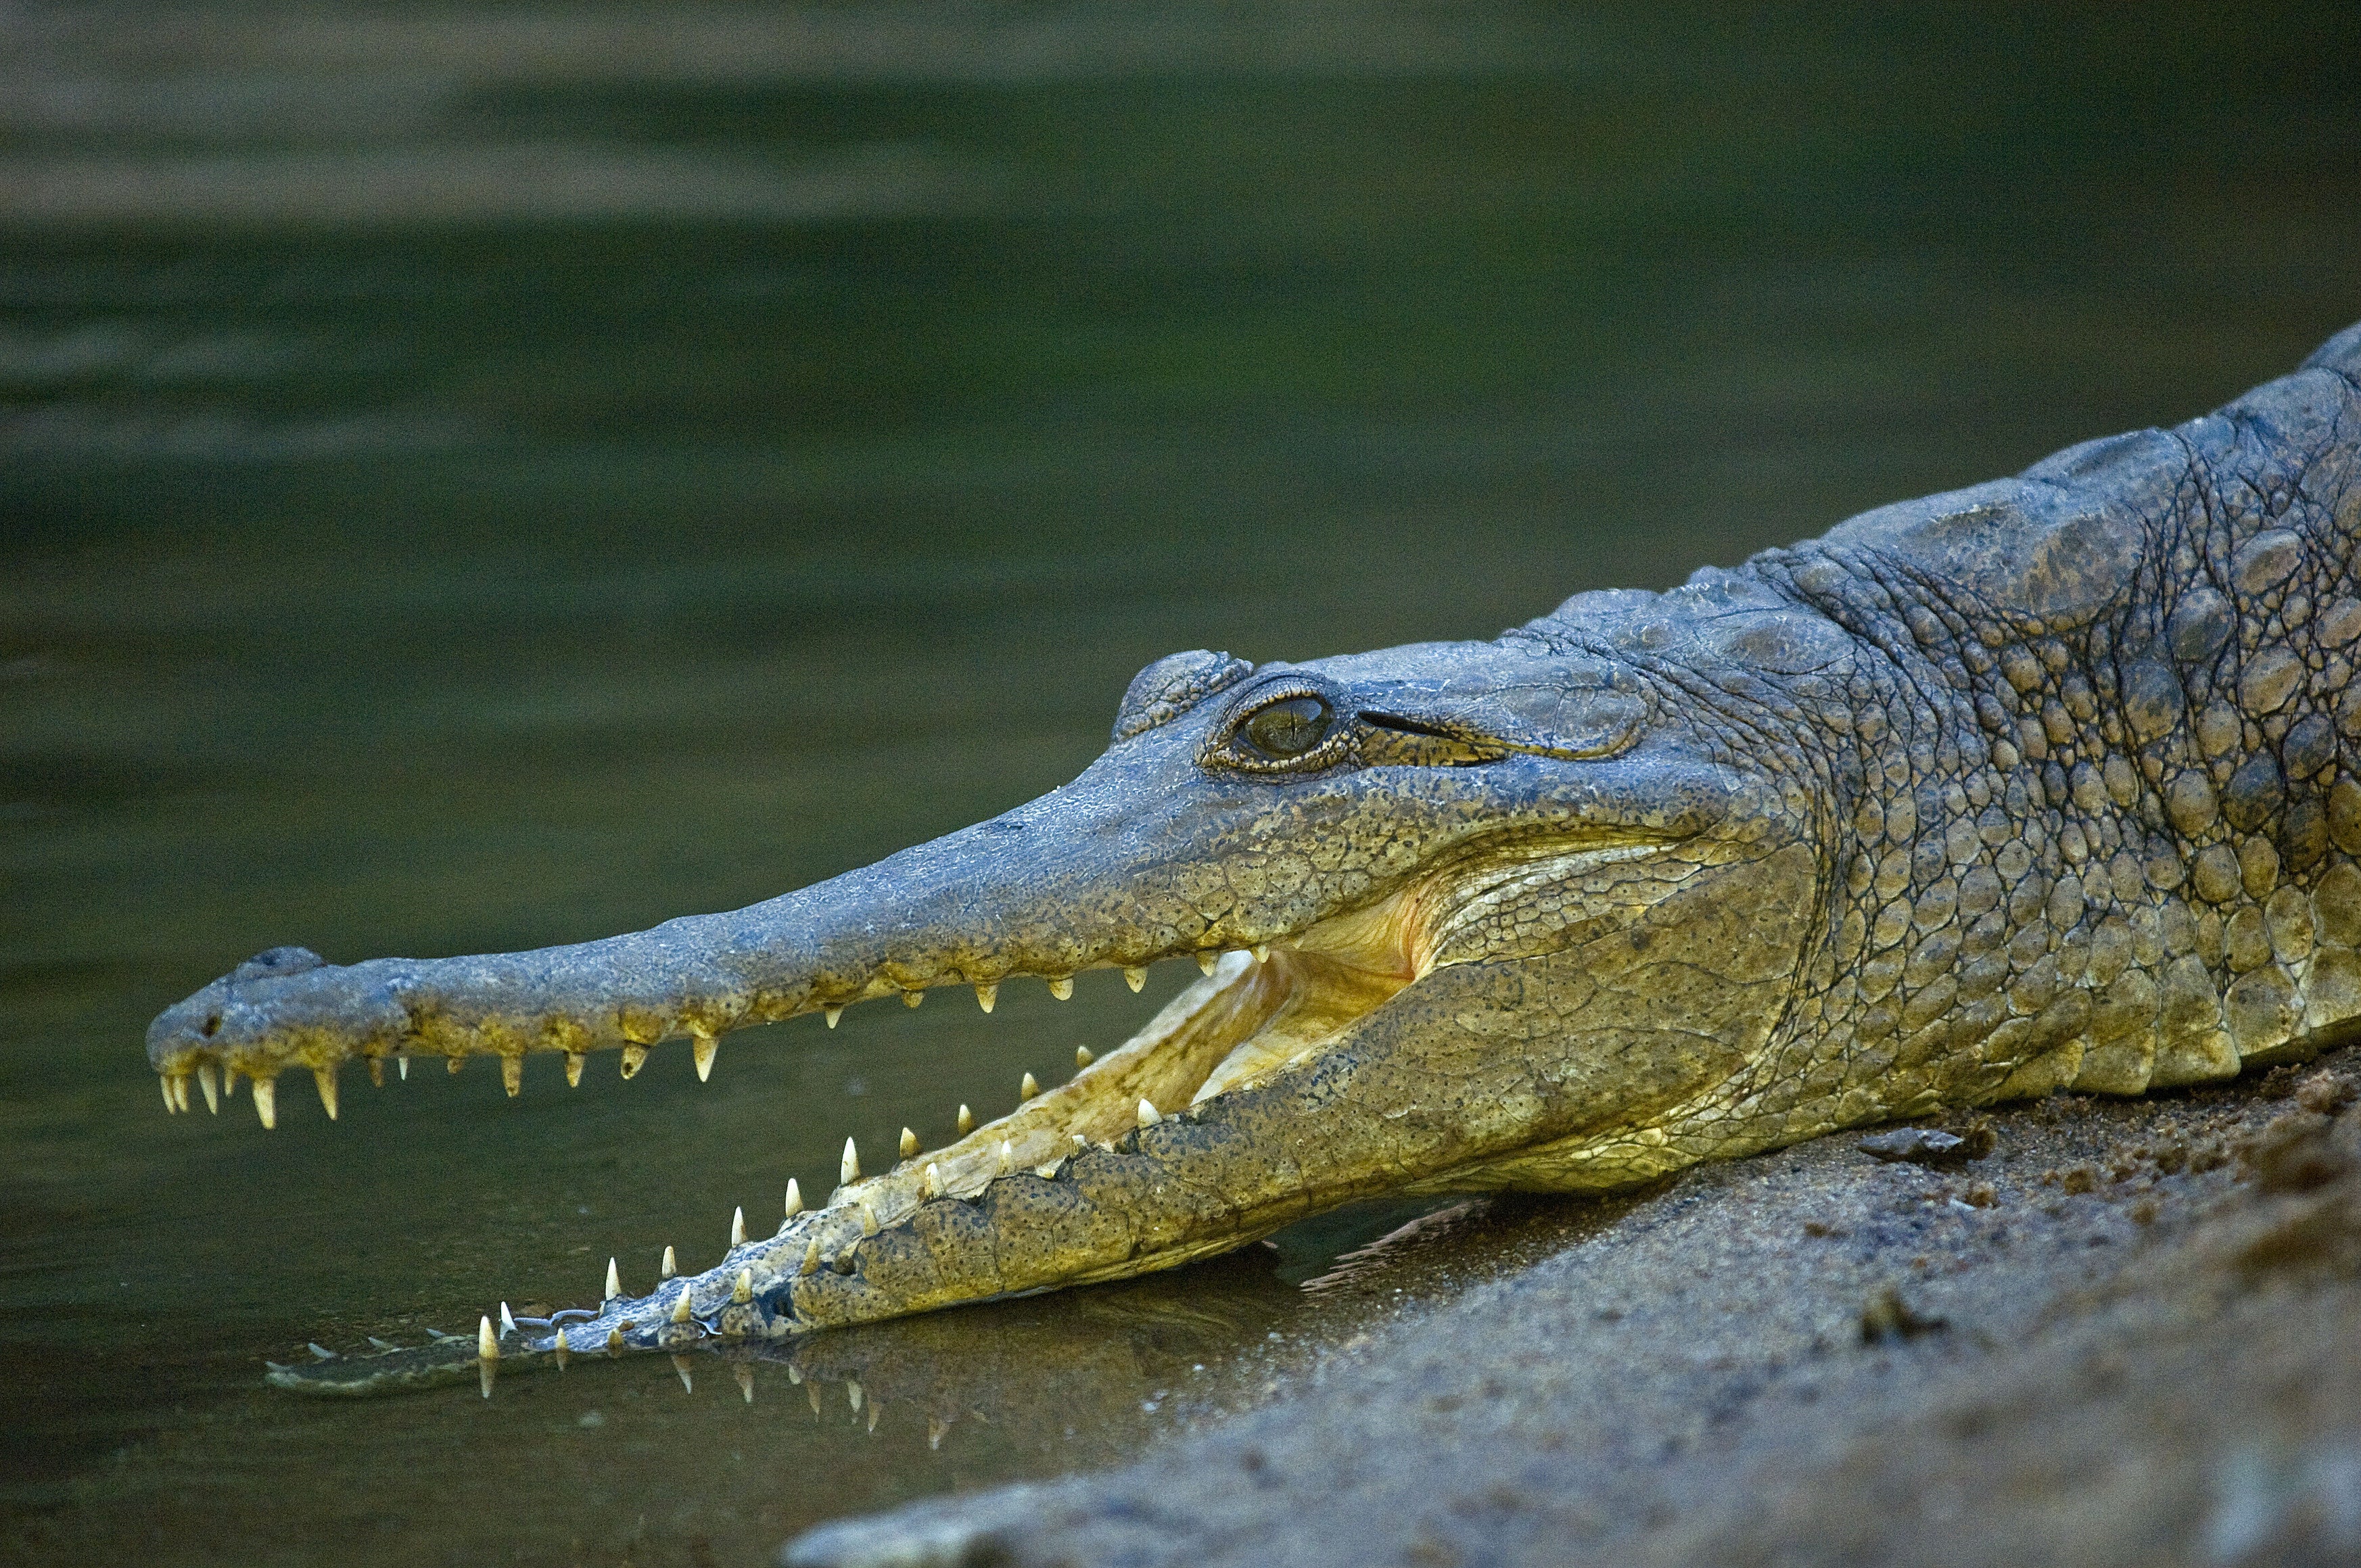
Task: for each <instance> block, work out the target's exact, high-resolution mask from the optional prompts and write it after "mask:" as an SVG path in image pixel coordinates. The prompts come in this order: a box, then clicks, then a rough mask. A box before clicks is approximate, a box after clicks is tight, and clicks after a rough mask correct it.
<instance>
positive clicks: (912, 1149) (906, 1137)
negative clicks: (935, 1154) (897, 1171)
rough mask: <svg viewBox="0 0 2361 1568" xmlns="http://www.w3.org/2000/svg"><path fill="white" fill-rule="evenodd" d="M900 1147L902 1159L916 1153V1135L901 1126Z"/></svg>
mask: <svg viewBox="0 0 2361 1568" xmlns="http://www.w3.org/2000/svg"><path fill="white" fill-rule="evenodd" d="M900 1148H901V1152H902V1157H903V1158H904V1159H908V1158H909V1157H911V1156H912V1155H914V1154H917V1152H918V1135H917V1134H916V1133H914V1132H912V1131H910V1129H909V1128H907V1127H905V1128H903V1129H902V1142H901V1145H900Z"/></svg>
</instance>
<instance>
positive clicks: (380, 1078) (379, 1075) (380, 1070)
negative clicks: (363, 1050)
mask: <svg viewBox="0 0 2361 1568" xmlns="http://www.w3.org/2000/svg"><path fill="white" fill-rule="evenodd" d="M368 1067H369V1087H370V1088H371V1089H383V1088H384V1087H385V1058H383V1057H371V1058H369V1059H368Z"/></svg>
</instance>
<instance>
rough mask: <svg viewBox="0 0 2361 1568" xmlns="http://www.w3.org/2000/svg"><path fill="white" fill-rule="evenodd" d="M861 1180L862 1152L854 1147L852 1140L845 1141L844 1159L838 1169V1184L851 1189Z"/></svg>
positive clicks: (839, 1163)
mask: <svg viewBox="0 0 2361 1568" xmlns="http://www.w3.org/2000/svg"><path fill="white" fill-rule="evenodd" d="M860 1179H861V1151H860V1150H859V1149H857V1148H854V1147H853V1146H852V1140H851V1138H847V1139H845V1140H844V1158H843V1159H842V1160H840V1161H839V1162H838V1164H837V1168H836V1184H837V1185H838V1186H839V1187H850V1186H851V1185H852V1184H853V1183H854V1182H856V1181H858V1180H860Z"/></svg>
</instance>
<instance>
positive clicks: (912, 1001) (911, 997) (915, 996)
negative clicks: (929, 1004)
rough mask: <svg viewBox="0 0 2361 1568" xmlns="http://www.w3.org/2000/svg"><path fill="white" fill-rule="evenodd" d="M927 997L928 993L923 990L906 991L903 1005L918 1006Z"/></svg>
mask: <svg viewBox="0 0 2361 1568" xmlns="http://www.w3.org/2000/svg"><path fill="white" fill-rule="evenodd" d="M926 999H927V993H926V992H923V991H906V992H903V993H902V1005H903V1006H905V1007H916V1006H917V1004H918V1003H921V1002H924V1001H925V1000H926Z"/></svg>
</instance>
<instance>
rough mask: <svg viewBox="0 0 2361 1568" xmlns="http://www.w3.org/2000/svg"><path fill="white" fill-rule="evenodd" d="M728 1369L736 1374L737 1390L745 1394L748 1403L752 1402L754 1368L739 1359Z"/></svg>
mask: <svg viewBox="0 0 2361 1568" xmlns="http://www.w3.org/2000/svg"><path fill="white" fill-rule="evenodd" d="M730 1371H732V1372H734V1373H736V1374H737V1375H738V1392H740V1393H741V1394H743V1395H745V1396H746V1402H747V1403H748V1404H750V1405H751V1404H752V1403H753V1402H754V1369H753V1368H752V1367H751V1366H749V1365H746V1364H745V1363H744V1362H742V1361H741V1362H740V1363H738V1365H735V1366H733V1367H731V1368H730Z"/></svg>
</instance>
